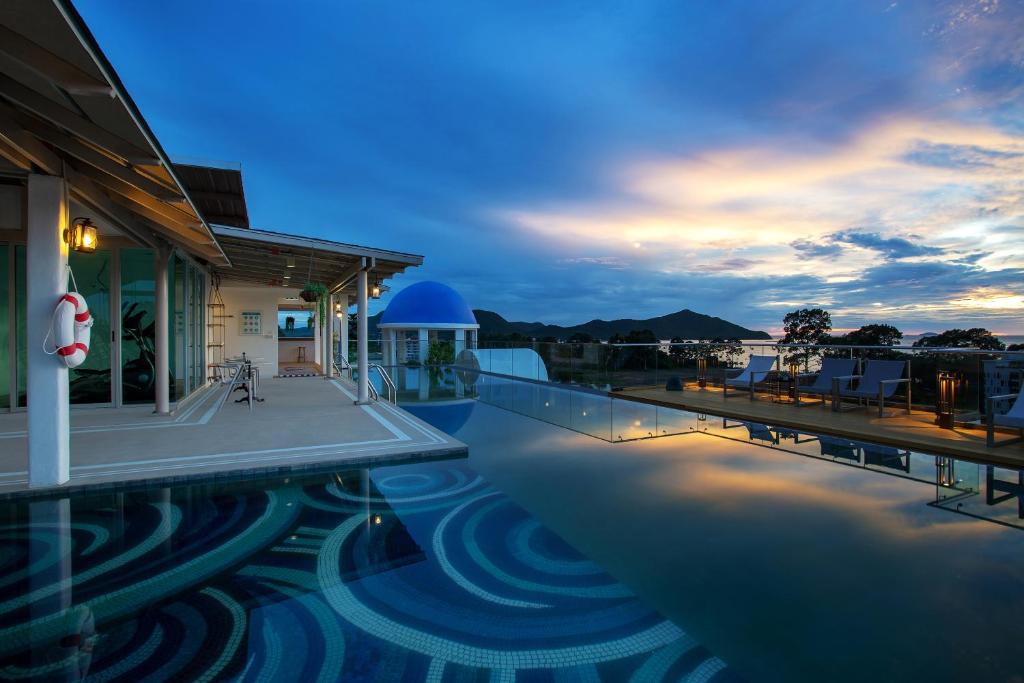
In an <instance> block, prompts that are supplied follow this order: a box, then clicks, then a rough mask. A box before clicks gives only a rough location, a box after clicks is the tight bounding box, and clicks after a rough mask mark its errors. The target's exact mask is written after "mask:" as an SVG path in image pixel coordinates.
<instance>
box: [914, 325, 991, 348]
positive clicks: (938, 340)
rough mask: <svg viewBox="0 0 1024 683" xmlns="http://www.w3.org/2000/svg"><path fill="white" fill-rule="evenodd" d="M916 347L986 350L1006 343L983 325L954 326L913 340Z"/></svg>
mask: <svg viewBox="0 0 1024 683" xmlns="http://www.w3.org/2000/svg"><path fill="white" fill-rule="evenodd" d="M914 346H915V347H917V348H933V349H934V348H958V349H959V348H974V349H984V350H986V351H1002V350H1003V349H1005V348H1006V344H1004V343H1003V342H1001V341H999V338H998V337H996V336H995V335H993V334H992V333H991V332H989V331H988V330H986V329H985V328H984V327H972V328H971V329H969V330H961V329H960V328H954V329H952V330H946V331H945V332H942V333H941V334H935V335H932V336H930V337H922V338H921V339H918V340H917V341H916V342H914Z"/></svg>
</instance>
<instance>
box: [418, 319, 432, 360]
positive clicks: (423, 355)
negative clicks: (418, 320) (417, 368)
mask: <svg viewBox="0 0 1024 683" xmlns="http://www.w3.org/2000/svg"><path fill="white" fill-rule="evenodd" d="M416 342H417V344H416V347H417V348H416V357H417V358H418V359H419V361H420V364H421V365H423V364H425V363H426V362H427V348H428V347H429V346H430V338H429V337H428V336H427V331H426V330H425V329H423V328H422V327H421V328H420V329H419V333H418V335H417V339H416Z"/></svg>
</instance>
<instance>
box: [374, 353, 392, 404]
mask: <svg viewBox="0 0 1024 683" xmlns="http://www.w3.org/2000/svg"><path fill="white" fill-rule="evenodd" d="M369 369H370V370H376V371H377V372H378V373H380V378H381V380H382V381H383V382H384V388H385V389H387V391H388V401H389V402H391V403H398V387H396V386H395V383H394V382H393V381H392V379H391V375H389V374H388V371H387V370H385V369H384V367H383V366H381V365H380V364H379V363H371V364H370V367H369ZM367 384H368V385H369V386H370V387H371V388H372V387H373V385H372V384H370V383H369V382H367Z"/></svg>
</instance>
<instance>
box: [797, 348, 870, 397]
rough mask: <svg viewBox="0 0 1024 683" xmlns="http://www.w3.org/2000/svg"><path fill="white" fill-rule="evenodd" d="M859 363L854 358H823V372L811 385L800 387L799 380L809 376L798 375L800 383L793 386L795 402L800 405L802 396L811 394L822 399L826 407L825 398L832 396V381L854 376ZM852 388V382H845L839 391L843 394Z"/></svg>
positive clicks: (819, 372) (816, 376) (818, 374)
mask: <svg viewBox="0 0 1024 683" xmlns="http://www.w3.org/2000/svg"><path fill="white" fill-rule="evenodd" d="M856 366H857V361H856V360H854V359H853V358H823V359H822V361H821V370H820V371H818V373H817V374H816V375H814V381H813V382H812V383H810V384H807V385H804V386H800V382H799V378H800V377H807V376H808V375H797V378H798V381H797V382H796V383H795V384H794V385H793V386H794V387H795V389H794V392H793V401H794V403H796V404H797V405H800V394H810V395H811V396H818V397H820V398H821V403H822V405H824V403H825V398H826V397H827V396H831V395H832V379H833V378H834V377H849V376H851V375H852V374H853V372H854V368H855V367H856ZM849 388H850V380H848V379H847V380H843V381H841V382H840V383H839V391H840V393H842V392H843V391H846V390H848V389H849Z"/></svg>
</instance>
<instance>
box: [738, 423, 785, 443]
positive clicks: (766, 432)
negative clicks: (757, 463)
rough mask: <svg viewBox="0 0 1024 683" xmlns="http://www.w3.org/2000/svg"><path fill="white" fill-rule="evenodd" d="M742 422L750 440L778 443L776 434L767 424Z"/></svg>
mask: <svg viewBox="0 0 1024 683" xmlns="http://www.w3.org/2000/svg"><path fill="white" fill-rule="evenodd" d="M743 424H745V425H746V426H747V433H748V434H749V435H750V440H751V441H767V442H769V443H773V444H777V443H779V436H778V434H776V433H774V432H773V431H772V430H771V428H770V427H768V425H763V424H761V423H760V422H744V423H743Z"/></svg>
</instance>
